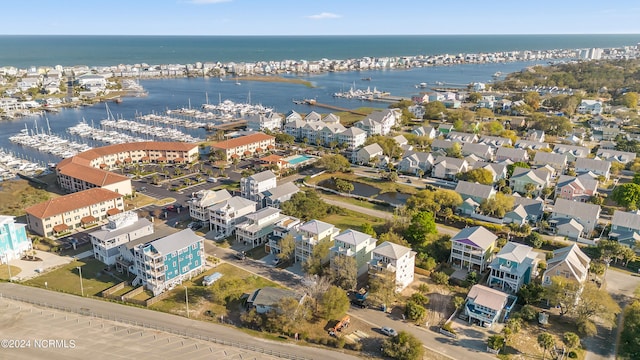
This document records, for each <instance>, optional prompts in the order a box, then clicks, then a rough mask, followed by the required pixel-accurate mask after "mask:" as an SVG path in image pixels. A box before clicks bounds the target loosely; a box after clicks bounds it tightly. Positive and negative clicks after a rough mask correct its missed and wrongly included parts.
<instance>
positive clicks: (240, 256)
mask: <svg viewBox="0 0 640 360" xmlns="http://www.w3.org/2000/svg"><path fill="white" fill-rule="evenodd" d="M233 256H235V257H236V259H238V260H244V259H246V258H247V254H245V252H244V251H238V252H236V253H235V254H233Z"/></svg>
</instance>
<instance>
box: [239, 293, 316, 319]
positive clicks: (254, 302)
mask: <svg viewBox="0 0 640 360" xmlns="http://www.w3.org/2000/svg"><path fill="white" fill-rule="evenodd" d="M289 298H291V299H294V300H296V301H297V302H298V304H299V305H302V303H303V302H304V299H305V295H304V294H302V295H300V294H297V293H295V292H294V291H291V290H288V289H280V288H274V287H263V288H261V289H258V290H256V291H254V292H253V293H252V294H251V295H249V297H248V298H247V302H246V306H247V308H249V309H255V310H256V312H257V313H258V314H266V313H268V312H269V311H271V310H276V311H279V309H278V304H279V303H280V301H281V300H282V299H289Z"/></svg>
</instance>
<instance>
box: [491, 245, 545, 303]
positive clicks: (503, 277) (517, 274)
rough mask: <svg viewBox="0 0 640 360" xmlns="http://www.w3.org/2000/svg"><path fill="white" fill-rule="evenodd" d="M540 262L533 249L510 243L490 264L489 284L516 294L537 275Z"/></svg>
mask: <svg viewBox="0 0 640 360" xmlns="http://www.w3.org/2000/svg"><path fill="white" fill-rule="evenodd" d="M538 261H539V260H538V256H537V253H536V252H535V251H533V248H532V247H530V246H527V245H522V244H518V243H514V242H508V243H507V244H506V245H505V246H504V247H503V248H502V249H501V250H500V252H499V253H498V255H496V257H495V258H494V259H493V261H491V264H489V280H488V281H487V283H488V284H489V286H490V287H492V288H499V289H500V290H502V291H505V292H509V293H516V292H518V290H520V287H521V286H522V285H525V284H528V283H530V282H531V279H532V278H533V277H534V275H536V268H537V266H538Z"/></svg>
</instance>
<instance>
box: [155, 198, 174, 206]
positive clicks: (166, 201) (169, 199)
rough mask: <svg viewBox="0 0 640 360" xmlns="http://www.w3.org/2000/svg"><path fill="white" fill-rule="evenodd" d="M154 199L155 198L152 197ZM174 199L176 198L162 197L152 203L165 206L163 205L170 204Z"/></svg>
mask: <svg viewBox="0 0 640 360" xmlns="http://www.w3.org/2000/svg"><path fill="white" fill-rule="evenodd" d="M152 199H153V198H152ZM154 200H155V199H154ZM174 201H176V199H175V198H164V199H160V200H158V201H156V202H155V203H154V205H156V206H165V205H169V204H171V203H172V202H174Z"/></svg>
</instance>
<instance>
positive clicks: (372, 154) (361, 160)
mask: <svg viewBox="0 0 640 360" xmlns="http://www.w3.org/2000/svg"><path fill="white" fill-rule="evenodd" d="M382 154H383V151H382V147H381V146H380V145H378V143H373V144H370V145H367V146H365V147H363V148H360V149H359V150H358V151H356V152H355V153H354V159H353V162H354V163H356V164H359V165H365V164H369V163H371V162H373V160H374V159H375V158H376V157H382Z"/></svg>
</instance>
